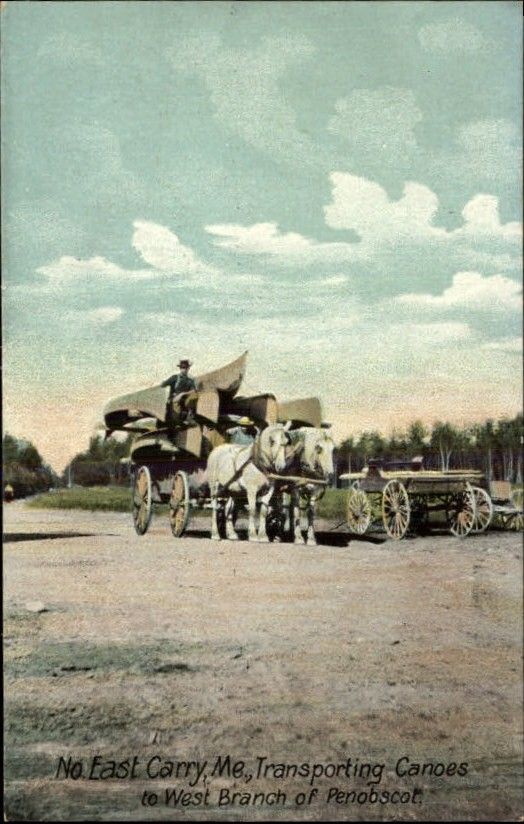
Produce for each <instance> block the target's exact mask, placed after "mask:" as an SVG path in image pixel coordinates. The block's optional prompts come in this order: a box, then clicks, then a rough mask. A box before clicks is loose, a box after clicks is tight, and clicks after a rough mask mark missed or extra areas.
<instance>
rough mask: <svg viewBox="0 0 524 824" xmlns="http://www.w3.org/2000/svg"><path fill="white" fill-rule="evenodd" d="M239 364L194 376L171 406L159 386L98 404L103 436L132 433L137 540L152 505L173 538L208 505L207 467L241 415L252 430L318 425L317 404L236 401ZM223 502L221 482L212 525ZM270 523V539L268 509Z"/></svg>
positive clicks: (242, 360)
mask: <svg viewBox="0 0 524 824" xmlns="http://www.w3.org/2000/svg"><path fill="white" fill-rule="evenodd" d="M246 358H247V352H244V353H243V355H241V356H240V357H239V358H237V359H236V360H234V361H232V362H231V363H229V364H227V365H226V366H224V367H222V368H220V369H217V370H215V371H213V372H209V373H207V374H205V375H202V376H200V377H197V378H196V379H195V383H196V389H195V390H194V391H193V390H192V391H190V392H187V393H184V395H180V396H178V397H177V399H176V401H173V400H171V399H170V397H169V388H168V387H165V386H161V385H160V386H152V387H150V388H148V389H144V390H140V391H138V392H134V393H131V394H128V395H122V396H120V397H118V398H115V399H113V400H111V401H109V402H108V403H107V404H106V406H105V409H104V420H105V425H106V435H108V434H110V433H112V432H114V431H117V430H119V431H123V432H132V433H134V434H135V435H136V437H135V439H134V441H133V444H132V448H131V457H130V459H128V463H129V467H130V478H131V486H132V516H133V524H134V527H135V530H136V532H137V533H138V534H139V535H144V534H145V533H146V532H147V530H148V528H149V525H150V523H151V518H152V515H153V505H154V504H158V503H159V504H168V505H169V522H170V526H171V531H172V533H173V535H174V536H175V537H177V538H178V537H180V536H182V535H183V534H184V532H185V531H186V529H187V527H188V525H189V522H190V518H191V513H192V510H193V509H194V508H196V507H198V508H210V507H211V498H210V490H209V486H208V484H207V481H206V469H207V461H208V458H209V455H210V454H211V452H212V450H213V449H214V448H215V447H216V446H219V445H221V444H224V443H227V442H228V440H229V438H228V430H229V429H230V428H231V427H232V426H234V425H235V424H236V423H237V422H238V420H239V418H241V417H244V416H247V417H249V418H250V419H252V420H253V422H254V423H255V424H256V425H257V427H258V428H259V430H262V429H264V428H265V427H266V426H269V425H271V424H275V423H288V424H289V426H291V427H300V426H301V425H307V426H320V424H321V407H320V401H319V400H318V398H299V399H296V400H291V401H286V402H283V403H278V402H277V400H276V398H275V396H274V395H272V394H271V393H265V394H261V395H255V396H249V397H245V396H240V395H238V394H237V393H238V390H239V388H240V385H241V383H242V380H243V377H244V374H245V367H246ZM231 480H232V481H233V480H235V478H232V479H231ZM282 480H285V482H286V484H288V483H289V482H290V479H289V478H285V479H282ZM228 500H229V493H228V489H227V484H226V486H225V487H223V488H222V489H221V494H220V497H219V499H218V511H217V516H218V519H219V523H220V521H222V522H223V523H224V521H225V508H226V503H227V501H228ZM270 520H271V521H272V523H273V524H274V525H275V529H274V534H276V532H277V531H278V530H277V528H276V522H277V521H278V523H279V524H280V523H281V521H282V517H281V513H280V512H278V513H277V512H276V508H275V507H273V508H272V511H271V519H270ZM219 529H220V527H219Z"/></svg>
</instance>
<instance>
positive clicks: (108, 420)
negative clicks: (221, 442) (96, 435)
mask: <svg viewBox="0 0 524 824" xmlns="http://www.w3.org/2000/svg"><path fill="white" fill-rule="evenodd" d="M246 361H247V351H246V352H244V354H243V355H241V356H240V357H239V358H236V360H234V361H231V363H228V364H226V365H225V366H222V367H221V368H220V369H215V370H214V371H213V372H207V373H205V374H204V375H200V376H198V377H197V378H195V383H196V387H197V393H195V396H194V397H192V398H191V402H190V403H189V404H188V408H190V409H192V411H194V412H195V413H196V414H201V416H202V417H203V418H205V419H207V420H211V421H216V419H217V416H218V404H219V399H218V397H216V396H215V395H214V394H213V393H217V392H218V393H219V395H220V396H221V397H224V398H232V397H233V396H234V395H235V394H236V393H237V392H238V390H239V388H240V384H241V383H242V379H243V377H244V374H245V371H246ZM187 394H188V395H190V394H191V395H192V396H193V394H194V393H187ZM168 399H169V387H168V386H151V387H149V388H148V389H141V390H139V391H138V392H131V393H129V394H127V395H121V396H120V397H118V398H113V400H110V401H109V402H108V403H107V404H106V405H105V407H104V422H105V426H106V430H107V432H108V433H110V432H114V431H115V430H116V429H124V428H125V427H128V428H129V424H134V423H136V421H139V420H141V419H142V418H153V419H155V420H156V421H158V423H159V424H162V423H165V422H166V420H167V413H168V410H167V402H168Z"/></svg>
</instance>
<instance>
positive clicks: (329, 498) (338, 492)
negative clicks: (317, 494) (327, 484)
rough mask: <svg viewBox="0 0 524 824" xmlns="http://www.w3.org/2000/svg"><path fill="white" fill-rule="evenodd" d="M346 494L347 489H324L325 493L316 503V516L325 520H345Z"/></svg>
mask: <svg viewBox="0 0 524 824" xmlns="http://www.w3.org/2000/svg"><path fill="white" fill-rule="evenodd" d="M347 496H348V491H347V489H326V493H325V495H324V496H323V497H322V498H321V499H320V501H319V502H318V504H317V510H316V514H317V516H318V517H319V518H325V519H326V520H327V521H329V520H338V521H343V520H345V517H346V501H347Z"/></svg>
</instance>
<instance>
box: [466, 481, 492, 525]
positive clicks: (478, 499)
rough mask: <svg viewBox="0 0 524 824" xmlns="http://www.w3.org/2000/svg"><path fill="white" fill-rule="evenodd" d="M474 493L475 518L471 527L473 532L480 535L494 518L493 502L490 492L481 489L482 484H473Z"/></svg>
mask: <svg viewBox="0 0 524 824" xmlns="http://www.w3.org/2000/svg"><path fill="white" fill-rule="evenodd" d="M472 489H473V494H474V496H475V520H474V522H473V526H472V527H471V532H472V533H473V534H474V535H478V534H479V533H480V532H485V531H486V529H487V528H488V526H489V525H490V523H491V520H492V518H493V504H492V503H491V498H490V497H489V495H488V493H487V492H486V491H485V490H484V489H481V487H480V486H473V487H472Z"/></svg>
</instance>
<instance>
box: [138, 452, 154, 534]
mask: <svg viewBox="0 0 524 824" xmlns="http://www.w3.org/2000/svg"><path fill="white" fill-rule="evenodd" d="M152 501H153V491H152V484H151V473H150V472H149V469H148V468H147V466H141V467H140V469H139V470H138V472H137V473H136V475H135V483H134V486H133V523H134V525H135V530H136V532H137V534H138V535H144V534H145V533H146V532H147V529H148V527H149V524H150V523H151V516H152V514H153V509H152Z"/></svg>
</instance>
